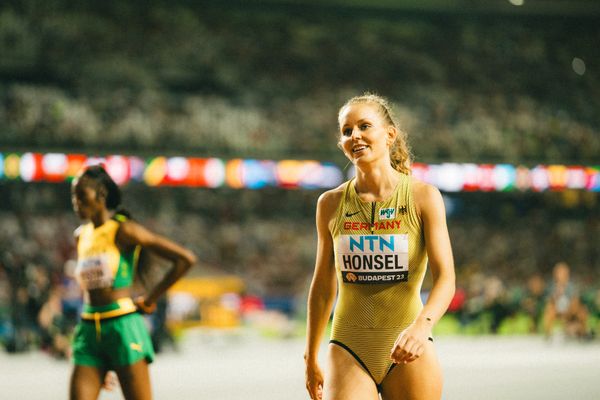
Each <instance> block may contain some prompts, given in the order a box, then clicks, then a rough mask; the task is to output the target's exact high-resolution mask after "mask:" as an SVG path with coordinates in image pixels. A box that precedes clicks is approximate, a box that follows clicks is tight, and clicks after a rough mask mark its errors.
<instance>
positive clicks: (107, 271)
mask: <svg viewBox="0 0 600 400" xmlns="http://www.w3.org/2000/svg"><path fill="white" fill-rule="evenodd" d="M75 276H76V277H77V281H78V282H79V284H80V285H81V287H82V288H83V289H85V290H92V289H100V288H107V287H111V286H112V284H113V273H112V269H111V268H110V265H109V262H108V256H107V255H106V254H100V255H96V256H90V257H87V258H84V259H82V260H79V261H78V262H77V268H76V269H75Z"/></svg>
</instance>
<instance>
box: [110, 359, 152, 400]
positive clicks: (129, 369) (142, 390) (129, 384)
mask: <svg viewBox="0 0 600 400" xmlns="http://www.w3.org/2000/svg"><path fill="white" fill-rule="evenodd" d="M115 372H116V373H117V376H118V377H119V383H120V384H121V390H123V396H124V397H125V399H126V400H150V399H152V390H151V388H150V374H149V372H148V363H147V362H146V360H145V359H142V360H140V361H138V362H136V363H135V364H131V365H125V366H122V367H117V368H115Z"/></svg>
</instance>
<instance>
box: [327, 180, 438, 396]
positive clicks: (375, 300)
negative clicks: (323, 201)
mask: <svg viewBox="0 0 600 400" xmlns="http://www.w3.org/2000/svg"><path fill="white" fill-rule="evenodd" d="M410 182H411V178H410V177H409V176H407V175H401V179H400V181H399V183H398V185H397V186H396V189H395V190H394V192H393V194H392V196H391V197H390V198H388V199H387V200H385V201H382V202H364V201H362V200H361V199H360V198H359V197H358V194H357V193H356V189H355V180H350V181H348V182H347V183H346V185H345V187H344V191H343V195H342V199H341V201H340V204H339V206H338V208H337V211H336V215H335V218H334V219H333V221H332V223H331V226H330V230H331V232H332V237H333V242H334V251H335V268H336V273H337V278H338V287H339V293H338V300H337V304H336V307H335V313H334V318H333V327H332V333H331V341H330V342H331V343H335V344H337V345H339V346H341V347H343V348H344V349H346V350H347V351H348V352H350V354H352V355H353V356H354V357H355V358H356V360H357V361H358V362H359V363H360V364H361V365H362V366H363V368H365V369H366V370H367V372H368V373H369V374H370V375H371V377H372V378H373V380H374V381H375V383H376V384H377V385H379V384H380V383H381V382H382V381H383V379H384V378H385V376H386V375H387V373H388V372H389V370H390V369H391V367H392V366H393V364H392V362H391V360H390V353H391V350H392V346H393V345H394V342H395V341H396V339H397V337H398V335H399V334H400V332H402V331H403V330H404V329H405V328H406V327H408V326H409V325H410V324H411V323H412V322H413V321H414V319H415V318H416V317H417V315H418V313H419V312H420V311H421V309H422V308H423V303H422V301H421V297H420V291H421V285H422V283H423V278H424V276H425V271H426V266H427V253H426V249H425V239H424V237H423V230H422V222H421V219H420V218H419V216H418V214H417V212H416V209H415V204H414V201H413V198H412V190H411V184H410Z"/></svg>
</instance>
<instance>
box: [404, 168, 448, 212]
mask: <svg viewBox="0 0 600 400" xmlns="http://www.w3.org/2000/svg"><path fill="white" fill-rule="evenodd" d="M410 186H411V190H412V193H413V201H414V202H415V207H416V209H417V213H418V214H419V215H421V214H422V213H423V211H424V210H427V209H429V208H430V207H436V206H439V205H440V203H442V204H443V201H442V194H441V193H440V191H439V189H438V188H436V187H435V186H433V185H431V184H429V183H426V182H423V181H422V180H420V179H417V178H415V177H412V176H411V178H410Z"/></svg>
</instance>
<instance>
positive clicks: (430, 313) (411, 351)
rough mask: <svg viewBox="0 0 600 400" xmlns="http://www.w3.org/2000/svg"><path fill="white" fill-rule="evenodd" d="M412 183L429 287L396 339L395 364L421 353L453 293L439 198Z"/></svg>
mask: <svg viewBox="0 0 600 400" xmlns="http://www.w3.org/2000/svg"><path fill="white" fill-rule="evenodd" d="M413 182H414V183H413V194H414V199H415V205H416V206H417V212H418V213H419V215H420V217H421V221H422V227H423V235H424V237H425V246H426V250H427V256H428V258H429V267H430V269H431V275H432V278H433V286H432V288H431V291H430V293H429V297H428V299H427V303H426V304H425V306H424V307H423V309H422V310H421V312H420V313H419V315H418V316H417V318H416V319H415V321H414V322H413V324H412V325H411V326H409V327H408V328H407V329H406V330H405V331H404V332H402V333H401V334H400V336H399V337H398V340H397V341H396V344H395V346H394V349H393V350H392V359H393V360H394V361H395V362H411V361H414V360H415V359H417V358H418V357H419V356H420V355H421V354H422V353H423V350H424V344H425V343H426V341H427V340H428V339H429V338H430V337H431V331H432V329H433V326H434V325H435V323H436V322H437V321H439V319H440V318H441V317H442V316H443V315H444V313H445V312H446V310H447V309H448V305H449V304H450V301H451V300H452V297H453V296H454V291H455V274H454V260H453V257H452V247H451V246H450V236H449V234H448V227H447V225H446V211H445V207H444V201H443V200H442V195H441V194H440V191H439V190H438V189H437V188H435V187H433V186H431V185H429V184H425V183H422V182H418V181H413Z"/></svg>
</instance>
